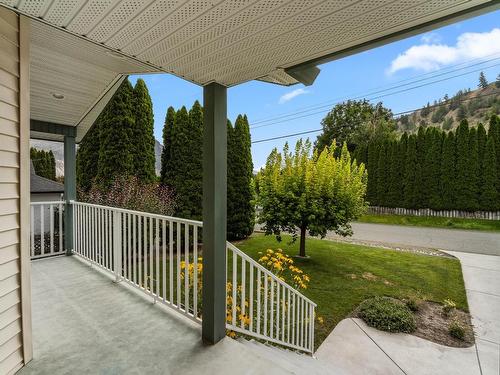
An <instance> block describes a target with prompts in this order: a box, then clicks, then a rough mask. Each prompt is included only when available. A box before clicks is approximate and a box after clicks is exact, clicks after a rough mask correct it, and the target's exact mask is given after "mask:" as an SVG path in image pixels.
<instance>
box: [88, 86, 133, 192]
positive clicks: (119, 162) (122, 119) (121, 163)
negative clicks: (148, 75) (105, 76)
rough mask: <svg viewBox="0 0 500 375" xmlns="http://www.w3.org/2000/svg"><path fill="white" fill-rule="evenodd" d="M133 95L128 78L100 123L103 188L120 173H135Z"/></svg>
mask: <svg viewBox="0 0 500 375" xmlns="http://www.w3.org/2000/svg"><path fill="white" fill-rule="evenodd" d="M132 98H133V88H132V85H131V84H130V82H129V80H128V79H126V80H124V81H123V83H122V84H121V85H120V87H119V88H118V90H117V91H116V93H115V94H114V96H113V98H112V99H111V101H110V102H109V103H108V105H107V111H106V114H105V116H103V117H102V122H101V123H100V126H99V128H100V129H99V142H100V147H99V162H98V167H97V178H98V181H99V183H100V184H101V185H102V186H103V187H106V186H109V185H110V184H111V182H112V181H113V180H114V179H115V177H116V176H128V175H131V174H132V172H133V157H132V153H131V150H130V144H131V142H132V139H131V138H132V132H133V128H134V123H135V119H134V111H133V105H132Z"/></svg>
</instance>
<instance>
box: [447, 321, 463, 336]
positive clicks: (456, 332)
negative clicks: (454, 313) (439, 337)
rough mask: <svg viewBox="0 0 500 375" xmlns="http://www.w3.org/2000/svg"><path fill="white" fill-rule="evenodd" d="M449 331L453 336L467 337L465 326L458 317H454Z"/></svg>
mask: <svg viewBox="0 0 500 375" xmlns="http://www.w3.org/2000/svg"><path fill="white" fill-rule="evenodd" d="M448 332H449V334H450V336H451V337H454V338H456V339H459V340H463V339H464V337H465V326H464V325H463V324H462V323H461V322H460V321H459V320H458V319H453V320H452V321H451V322H450V324H449V325H448Z"/></svg>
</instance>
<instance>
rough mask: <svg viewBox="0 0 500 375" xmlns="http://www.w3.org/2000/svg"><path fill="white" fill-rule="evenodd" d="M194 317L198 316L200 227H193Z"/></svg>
mask: <svg viewBox="0 0 500 375" xmlns="http://www.w3.org/2000/svg"><path fill="white" fill-rule="evenodd" d="M193 267H194V272H193V315H194V317H195V318H196V317H197V316H198V226H197V225H193Z"/></svg>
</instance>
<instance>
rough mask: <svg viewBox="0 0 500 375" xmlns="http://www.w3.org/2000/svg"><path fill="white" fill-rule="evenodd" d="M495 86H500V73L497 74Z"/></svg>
mask: <svg viewBox="0 0 500 375" xmlns="http://www.w3.org/2000/svg"><path fill="white" fill-rule="evenodd" d="M495 87H496V88H497V89H499V88H500V74H498V75H497V79H496V80H495Z"/></svg>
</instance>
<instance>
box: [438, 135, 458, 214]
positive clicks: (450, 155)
mask: <svg viewBox="0 0 500 375" xmlns="http://www.w3.org/2000/svg"><path fill="white" fill-rule="evenodd" d="M455 168H456V153H455V135H454V134H453V133H452V132H449V133H448V134H447V135H446V137H445V139H444V142H443V148H442V156H441V179H440V182H441V183H440V188H441V205H442V208H443V209H445V210H452V209H454V208H456V207H455V196H456V195H455V173H456V169H455Z"/></svg>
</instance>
